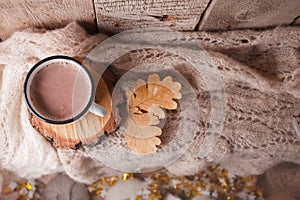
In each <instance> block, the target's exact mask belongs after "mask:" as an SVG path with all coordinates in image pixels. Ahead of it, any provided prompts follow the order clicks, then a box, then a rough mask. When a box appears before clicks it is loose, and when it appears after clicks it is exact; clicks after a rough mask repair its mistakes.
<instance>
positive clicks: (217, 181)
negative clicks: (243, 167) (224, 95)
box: [4, 166, 263, 200]
mask: <svg viewBox="0 0 300 200" xmlns="http://www.w3.org/2000/svg"><path fill="white" fill-rule="evenodd" d="M229 174H230V173H229V172H227V171H226V170H223V169H221V168H220V167H219V166H209V167H208V168H207V169H206V170H203V171H200V172H199V173H197V174H196V175H195V176H172V175H170V174H168V172H166V171H165V170H161V171H159V172H155V173H153V174H152V175H151V176H147V178H144V181H145V180H147V179H148V180H149V179H150V180H151V181H150V182H149V184H148V186H147V188H145V189H147V190H148V191H150V194H149V195H148V196H147V198H148V199H150V200H159V199H164V198H165V195H166V194H167V193H168V192H169V193H171V194H172V195H173V196H175V197H177V198H179V199H190V198H192V197H195V196H201V195H203V194H206V195H207V194H210V195H211V196H212V198H213V199H218V200H244V199H245V200H246V199H253V198H254V199H255V200H263V191H262V189H261V188H257V186H256V185H257V177H255V176H247V177H239V176H234V175H229ZM128 179H139V180H140V179H141V176H140V175H137V176H135V175H134V174H131V173H123V174H122V175H121V176H112V177H102V178H99V180H98V181H96V182H94V183H93V184H90V185H88V191H89V192H90V193H91V194H94V195H96V196H100V195H105V193H104V191H107V190H109V188H111V187H113V186H114V185H115V184H116V183H118V182H119V181H126V180H128ZM11 185H12V186H11V187H9V186H8V185H6V186H5V185H4V191H6V192H8V193H9V192H12V191H14V190H15V191H18V192H19V199H20V200H22V199H24V200H25V199H26V200H40V199H41V198H40V195H39V194H38V192H37V186H36V184H35V183H34V182H32V181H28V182H20V183H15V184H11ZM104 188H105V189H104ZM30 192H33V195H32V198H29V193H30ZM102 193H103V194H102ZM240 194H243V195H246V196H244V197H243V198H242V199H241V197H240ZM143 198H145V196H142V195H138V196H137V197H136V198H135V199H136V200H144V199H143Z"/></svg>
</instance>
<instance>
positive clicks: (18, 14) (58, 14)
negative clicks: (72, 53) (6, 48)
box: [0, 0, 96, 39]
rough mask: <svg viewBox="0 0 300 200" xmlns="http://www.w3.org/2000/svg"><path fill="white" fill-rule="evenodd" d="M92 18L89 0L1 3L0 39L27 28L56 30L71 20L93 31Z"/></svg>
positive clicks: (27, 0) (22, 0)
mask: <svg viewBox="0 0 300 200" xmlns="http://www.w3.org/2000/svg"><path fill="white" fill-rule="evenodd" d="M94 18H95V16H94V9H93V2H92V1H81V0H69V1H61V0H53V1H49V0H41V1H33V0H1V1H0V38H1V39H6V38H7V37H8V36H10V35H11V34H12V33H13V32H15V31H19V30H22V29H24V28H27V27H43V28H59V27H63V26H65V25H66V24H68V23H69V22H71V21H74V20H76V21H78V22H79V23H80V24H82V25H84V26H85V27H86V28H87V29H89V30H91V31H93V30H96V27H95V24H94Z"/></svg>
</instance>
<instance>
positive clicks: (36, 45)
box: [0, 23, 300, 183]
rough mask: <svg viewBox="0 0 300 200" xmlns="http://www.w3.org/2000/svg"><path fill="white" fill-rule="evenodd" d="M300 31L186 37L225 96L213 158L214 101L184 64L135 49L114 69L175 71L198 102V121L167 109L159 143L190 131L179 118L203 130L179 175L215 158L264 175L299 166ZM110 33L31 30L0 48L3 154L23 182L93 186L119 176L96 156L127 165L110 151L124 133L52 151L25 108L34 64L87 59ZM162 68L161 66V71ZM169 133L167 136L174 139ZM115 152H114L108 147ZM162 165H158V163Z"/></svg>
mask: <svg viewBox="0 0 300 200" xmlns="http://www.w3.org/2000/svg"><path fill="white" fill-rule="evenodd" d="M299 29H300V28H299V27H279V28H276V29H274V30H267V31H263V32H260V31H250V30H244V31H231V32H225V33H185V38H178V39H179V40H185V39H186V40H189V41H191V40H194V41H195V42H198V43H199V44H201V45H202V46H203V47H204V48H205V49H206V50H207V51H208V53H209V55H210V56H211V58H212V60H213V61H214V62H215V65H216V66H217V67H218V70H219V72H220V74H221V77H222V79H223V83H224V86H225V90H226V97H227V106H226V119H225V122H224V128H223V131H222V133H221V136H220V137H219V138H218V141H217V143H216V145H215V146H214V151H213V152H212V153H210V154H209V155H207V156H206V157H201V156H200V155H199V152H200V150H201V147H202V145H203V142H204V141H205V140H204V139H205V136H206V135H207V134H210V133H207V129H208V127H209V122H210V110H211V101H210V94H209V92H208V91H207V87H206V85H205V82H204V81H203V80H202V78H201V75H200V74H199V72H197V71H196V70H194V69H193V67H192V66H190V65H189V64H188V63H187V62H186V61H185V60H184V59H183V58H180V57H178V56H176V55H170V54H168V53H164V52H160V51H158V50H155V49H147V50H139V51H134V52H131V53H128V54H126V55H124V56H122V57H121V58H119V59H118V60H116V61H115V62H114V63H113V65H112V69H113V70H114V71H115V72H116V74H117V75H119V76H122V75H123V74H124V73H125V72H126V71H128V70H129V69H131V68H133V67H134V66H137V65H141V64H143V63H152V64H153V65H155V64H158V65H160V66H161V65H162V64H165V65H172V66H174V68H175V69H176V70H177V71H179V72H180V73H181V74H182V75H183V76H184V77H185V78H186V79H187V80H189V82H190V84H191V85H192V87H193V89H194V91H195V93H196V97H197V98H196V99H190V100H188V99H187V100H186V102H189V101H190V102H191V103H197V104H198V105H199V111H200V112H199V118H197V119H188V118H184V119H183V118H181V117H179V116H178V115H177V112H176V111H171V112H168V113H167V118H166V123H165V126H166V128H165V129H164V131H166V134H165V133H164V135H163V136H162V137H164V138H162V141H165V143H166V142H168V141H172V140H175V139H177V138H178V134H180V135H183V136H184V135H185V134H188V131H189V130H188V129H186V130H182V129H180V127H179V125H178V122H179V121H180V120H187V121H188V126H190V127H198V129H199V131H198V132H197V137H195V138H194V140H193V144H192V145H191V147H190V148H189V149H188V150H187V151H186V153H185V154H184V156H182V157H181V158H180V159H178V160H177V161H176V162H174V163H173V164H172V165H170V166H168V167H167V169H168V170H169V171H171V172H172V173H174V174H177V175H187V174H194V173H197V172H198V170H200V169H202V168H203V167H205V166H206V165H207V164H210V163H212V162H214V163H219V164H221V165H222V166H223V167H225V168H227V169H228V170H230V171H232V172H234V173H237V174H239V175H249V174H260V173H262V172H264V171H265V170H266V169H268V168H269V167H271V166H273V165H275V164H277V163H279V162H282V161H291V162H296V163H299V164H300V146H299V144H300V140H299V137H297V136H296V132H295V130H294V128H293V126H292V116H293V114H294V112H295V111H296V110H298V109H299V106H300V100H299V98H300V89H299V84H300V80H299V77H300V68H299V66H300V65H299V64H300V63H299V59H300V53H299V48H300V41H299V38H300V35H299V32H300V31H299ZM105 38H106V36H104V35H102V34H98V35H95V36H90V35H88V34H87V33H86V32H85V31H84V30H83V29H82V28H81V27H80V26H79V25H77V24H76V23H72V24H70V25H68V26H67V27H65V28H63V29H59V30H53V31H44V30H32V29H29V30H26V31H23V32H19V33H15V34H14V35H13V36H12V37H11V38H9V39H8V40H6V41H4V42H2V43H0V80H1V82H0V91H1V93H0V95H1V99H0V100H1V102H0V103H1V107H0V111H1V115H0V126H1V129H0V134H1V135H2V137H1V138H0V144H1V148H2V149H1V150H2V153H1V154H0V160H1V167H2V168H3V169H6V170H10V171H13V172H15V173H17V174H18V175H20V176H23V177H26V178H34V177H39V176H41V175H43V174H49V173H52V172H61V171H65V172H66V173H67V174H68V175H69V176H70V177H72V178H73V179H75V180H77V181H81V182H85V183H91V182H93V181H95V180H97V179H98V178H99V176H102V175H105V176H109V175H113V174H116V173H117V172H116V171H114V170H112V169H110V168H108V167H105V166H104V165H103V164H102V163H101V162H99V159H98V158H99V155H103V156H107V157H111V156H112V155H113V156H116V157H117V156H119V157H117V158H116V159H119V160H120V161H122V159H123V160H126V157H122V155H118V154H116V152H117V151H114V150H112V151H110V150H108V147H113V146H116V148H118V149H119V150H120V149H121V151H122V149H123V150H124V152H125V151H127V147H126V145H125V142H124V137H123V136H124V129H122V128H120V129H119V130H118V131H117V132H116V133H115V134H111V135H109V136H105V137H104V138H102V141H105V142H100V143H99V144H97V145H95V146H86V147H84V148H83V149H80V150H61V149H54V148H53V147H52V146H51V144H50V143H49V142H48V141H47V140H46V139H45V138H43V137H42V136H41V135H40V134H39V133H38V132H36V131H35V129H33V128H32V127H31V125H30V123H29V118H30V114H29V112H28V109H27V107H26V105H25V102H24V97H23V94H22V88H23V87H22V86H23V81H24V78H25V76H26V74H27V72H28V70H29V69H30V67H31V66H33V65H34V64H35V63H36V62H37V61H39V60H40V59H43V58H45V57H47V56H51V55H57V54H63V55H68V56H80V57H84V56H86V55H87V54H88V53H89V52H90V51H91V49H93V47H94V46H95V45H97V44H98V43H100V42H101V41H102V40H104V39H105ZM157 70H159V69H157ZM168 133H170V134H168ZM110 149H112V148H110ZM153 162H155V160H153Z"/></svg>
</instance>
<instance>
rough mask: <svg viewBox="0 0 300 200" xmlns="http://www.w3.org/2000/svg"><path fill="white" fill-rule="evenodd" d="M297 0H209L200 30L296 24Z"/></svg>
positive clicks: (299, 13) (299, 7) (297, 15)
mask: <svg viewBox="0 0 300 200" xmlns="http://www.w3.org/2000/svg"><path fill="white" fill-rule="evenodd" d="M299 16H300V0H259V1H254V0H212V2H211V6H210V9H208V10H207V12H206V13H205V16H204V18H203V20H202V21H201V23H200V26H199V30H226V29H241V28H260V27H270V26H279V25H288V24H292V23H294V24H297V23H298V24H299V20H298V21H296V20H297V17H299Z"/></svg>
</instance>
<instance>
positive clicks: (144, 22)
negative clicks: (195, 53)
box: [95, 0, 209, 33]
mask: <svg viewBox="0 0 300 200" xmlns="http://www.w3.org/2000/svg"><path fill="white" fill-rule="evenodd" d="M208 2H209V0H144V1H140V0H121V1H120V0H95V11H96V16H97V25H98V28H99V30H100V31H105V32H113V33H114V32H120V31H123V30H128V29H132V28H144V27H149V26H151V27H153V26H154V27H166V28H172V29H174V30H189V31H192V30H194V29H195V27H196V25H197V24H198V22H199V20H200V16H201V14H202V13H203V11H204V10H205V8H206V7H207V4H208Z"/></svg>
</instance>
